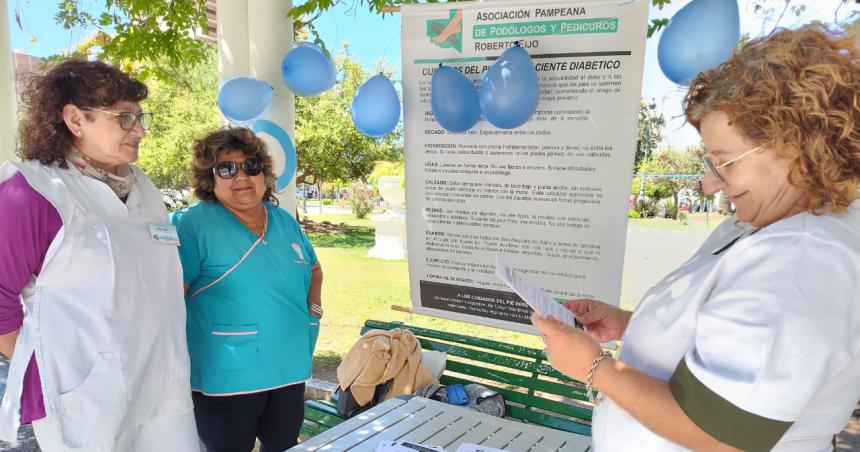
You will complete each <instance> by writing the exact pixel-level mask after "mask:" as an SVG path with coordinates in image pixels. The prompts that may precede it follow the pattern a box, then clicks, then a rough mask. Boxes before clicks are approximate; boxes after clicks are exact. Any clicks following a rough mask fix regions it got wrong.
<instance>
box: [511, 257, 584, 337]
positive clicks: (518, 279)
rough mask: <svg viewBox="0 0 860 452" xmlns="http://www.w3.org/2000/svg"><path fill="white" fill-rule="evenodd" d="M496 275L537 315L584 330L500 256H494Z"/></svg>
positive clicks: (570, 313)
mask: <svg viewBox="0 0 860 452" xmlns="http://www.w3.org/2000/svg"><path fill="white" fill-rule="evenodd" d="M496 275H497V276H498V277H499V278H501V280H502V281H504V282H505V284H507V285H508V286H510V287H511V289H514V292H516V293H517V295H519V296H520V298H522V299H523V300H524V301H525V302H526V303H528V305H529V306H531V307H532V309H534V310H535V311H536V312H537V313H538V314H540V315H542V316H544V317H549V316H552V317H554V318H555V319H556V320H558V321H560V322H562V323H566V324H568V325H571V326H574V327H576V328H579V329H585V328H584V327H583V326H582V324H580V323H579V321H578V320H576V316H575V315H573V313H572V312H570V311H569V310H568V309H567V308H565V307H564V306H562V305H561V304H560V303H559V302H558V301H556V300H555V298H553V297H551V296H550V295H549V294H548V293H546V292H544V290H543V289H541V288H540V287H538V286H537V285H535V284H534V283H533V282H531V281H529V280H528V279H526V278H525V277H524V276H522V275H520V274H519V273H517V272H516V271H515V270H514V269H513V268H511V267H510V266H509V265H508V263H507V261H505V259H504V258H503V257H502V256H496Z"/></svg>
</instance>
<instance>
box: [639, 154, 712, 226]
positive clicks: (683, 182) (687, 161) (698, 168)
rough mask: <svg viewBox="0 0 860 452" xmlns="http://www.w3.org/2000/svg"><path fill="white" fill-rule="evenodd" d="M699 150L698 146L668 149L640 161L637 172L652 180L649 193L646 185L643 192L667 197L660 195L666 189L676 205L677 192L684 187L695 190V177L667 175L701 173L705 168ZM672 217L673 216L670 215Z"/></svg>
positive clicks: (658, 196) (657, 196)
mask: <svg viewBox="0 0 860 452" xmlns="http://www.w3.org/2000/svg"><path fill="white" fill-rule="evenodd" d="M699 152H701V151H700V150H699V148H698V147H691V148H687V149H686V150H685V151H676V150H671V149H669V150H666V151H663V152H659V153H657V154H654V155H652V156H651V158H650V159H648V160H646V161H644V162H642V165H640V168H639V172H640V173H641V174H647V175H649V179H650V180H651V182H653V185H651V188H650V191H651V194H649V193H648V192H649V188H648V186H647V185H646V193H645V194H646V195H648V196H652V195H653V197H656V198H660V197H668V196H661V195H663V194H665V193H666V192H667V191H668V193H669V194H671V196H672V202H673V204H674V206H678V193H680V192H681V190H684V189H689V190H692V191H695V190H696V179H693V178H683V177H669V176H677V175H692V174H703V173H704V172H705V168H704V164H702V161H701V159H700V158H699ZM660 175H665V177H660ZM672 217H673V218H674V217H675V216H674V215H672Z"/></svg>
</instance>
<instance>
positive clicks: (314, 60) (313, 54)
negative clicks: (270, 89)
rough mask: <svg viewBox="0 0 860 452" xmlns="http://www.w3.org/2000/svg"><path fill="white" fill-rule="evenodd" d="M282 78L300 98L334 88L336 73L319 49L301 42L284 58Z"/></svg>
mask: <svg viewBox="0 0 860 452" xmlns="http://www.w3.org/2000/svg"><path fill="white" fill-rule="evenodd" d="M281 78H283V79H284V84H286V85H287V87H288V88H289V89H290V90H291V91H292V92H294V93H296V94H298V95H299V96H306V97H308V96H316V95H318V94H321V93H324V92H326V91H328V90H329V89H330V88H331V87H332V86H334V82H335V71H334V66H333V65H332V64H331V60H329V59H328V57H326V56H325V54H323V52H322V50H321V49H320V48H319V47H317V46H315V45H313V44H311V43H309V42H300V43H299V44H297V45H296V47H295V48H294V49H293V50H290V51H289V52H288V53H287V55H286V56H285V57H284V61H283V62H282V63H281Z"/></svg>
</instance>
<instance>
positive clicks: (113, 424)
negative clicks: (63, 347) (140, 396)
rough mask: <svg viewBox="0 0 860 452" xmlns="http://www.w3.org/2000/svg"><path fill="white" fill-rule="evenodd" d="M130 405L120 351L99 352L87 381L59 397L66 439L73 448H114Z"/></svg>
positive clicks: (61, 424) (63, 431)
mask: <svg viewBox="0 0 860 452" xmlns="http://www.w3.org/2000/svg"><path fill="white" fill-rule="evenodd" d="M127 405H128V398H127V394H126V388H125V381H124V378H123V374H122V359H121V358H120V354H119V353H117V352H108V353H99V354H98V356H96V359H95V362H94V363H93V367H92V368H91V369H90V372H89V373H88V374H87V376H86V377H85V378H84V381H83V382H82V383H81V384H80V385H79V386H78V387H76V388H74V389H72V390H71V391H68V392H65V393H63V394H60V395H59V397H58V398H57V408H58V409H59V423H60V431H61V432H62V435H63V443H64V444H65V445H66V447H69V448H74V449H77V448H86V450H90V448H94V449H98V450H102V449H108V450H109V449H113V442H114V435H116V434H117V431H118V430H119V429H120V427H121V423H122V421H123V419H125V413H126V410H127Z"/></svg>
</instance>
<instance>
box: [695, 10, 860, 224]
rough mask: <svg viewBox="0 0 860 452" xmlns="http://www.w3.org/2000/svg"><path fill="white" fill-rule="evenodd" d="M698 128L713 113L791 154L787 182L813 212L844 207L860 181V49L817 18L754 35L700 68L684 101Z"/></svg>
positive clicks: (762, 142)
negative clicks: (725, 57)
mask: <svg viewBox="0 0 860 452" xmlns="http://www.w3.org/2000/svg"><path fill="white" fill-rule="evenodd" d="M684 108H685V114H686V116H687V121H689V122H690V123H691V124H692V125H693V126H695V127H696V128H697V129H699V127H700V125H701V121H702V118H703V117H704V116H705V115H706V114H707V113H709V112H712V111H722V112H725V113H726V114H727V115H728V116H729V122H730V124H732V125H733V126H735V127H737V129H738V130H739V131H740V132H741V133H742V134H743V135H744V136H746V137H747V138H749V139H750V140H752V141H754V142H755V143H756V144H757V145H759V146H764V147H766V148H768V149H771V150H773V151H774V152H776V154H777V156H779V157H780V158H784V159H788V160H790V161H791V164H790V171H789V182H790V183H791V184H792V185H794V186H795V187H797V188H798V189H800V190H801V191H803V192H804V194H805V195H806V196H805V197H804V203H805V205H804V208H805V209H806V210H809V211H812V212H825V211H834V212H840V211H843V210H845V209H846V208H847V207H848V205H849V204H851V202H852V201H854V199H856V198H857V188H858V185H860V51H858V49H857V47H856V45H855V43H854V41H853V40H852V39H851V38H849V37H847V36H846V35H844V34H843V33H842V32H841V31H839V30H836V29H831V28H828V27H827V26H825V25H822V24H820V23H812V24H809V25H806V26H804V27H802V28H799V29H796V30H786V29H780V30H776V31H774V32H773V33H771V34H770V35H768V36H765V37H762V38H758V39H754V40H751V41H750V42H748V43H747V44H746V45H744V46H743V48H741V49H740V50H739V51H738V52H736V53H735V55H733V56H732V57H731V58H730V59H729V60H728V61H726V62H725V63H723V64H722V65H720V66H719V67H717V68H715V69H712V70H709V71H706V72H703V73H701V74H699V75H698V76H697V77H696V78H695V79H693V81H692V82H691V83H690V91H689V93H687V96H686V99H685V100H684Z"/></svg>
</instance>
